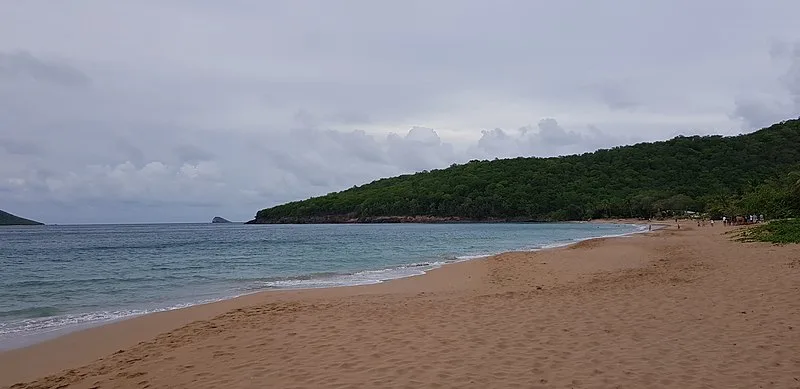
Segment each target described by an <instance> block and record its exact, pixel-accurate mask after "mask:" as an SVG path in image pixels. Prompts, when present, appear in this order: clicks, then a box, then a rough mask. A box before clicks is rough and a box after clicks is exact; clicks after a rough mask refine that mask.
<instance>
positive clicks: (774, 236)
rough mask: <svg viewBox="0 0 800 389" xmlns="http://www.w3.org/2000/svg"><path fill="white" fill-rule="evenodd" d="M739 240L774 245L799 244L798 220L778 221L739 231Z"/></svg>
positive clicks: (799, 222)
mask: <svg viewBox="0 0 800 389" xmlns="http://www.w3.org/2000/svg"><path fill="white" fill-rule="evenodd" d="M740 240H743V241H750V242H769V243H776V244H787V243H800V219H797V218H792V219H779V220H772V221H770V222H769V223H764V224H760V225H758V226H755V227H751V228H745V229H743V230H742V231H741V235H740Z"/></svg>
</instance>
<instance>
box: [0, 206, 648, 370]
mask: <svg viewBox="0 0 800 389" xmlns="http://www.w3.org/2000/svg"><path fill="white" fill-rule="evenodd" d="M575 223H583V222H575ZM585 223H602V224H623V225H631V226H632V227H637V226H638V227H643V226H644V224H641V223H633V220H629V219H608V220H596V221H587V222H585ZM655 231H656V229H653V230H652V231H648V230H636V231H632V232H628V233H623V234H615V235H604V236H597V237H590V238H584V239H577V240H575V241H571V242H564V243H556V244H553V245H546V246H544V247H541V248H537V249H532V250H512V251H505V252H499V253H495V254H486V255H476V256H463V257H467V258H463V259H458V258H457V259H456V260H454V261H452V262H444V263H439V264H436V265H432V266H431V267H430V268H429V269H427V270H421V272H420V273H419V274H411V275H407V276H402V277H398V278H390V279H385V280H379V281H376V282H373V283H365V284H356V285H333V286H321V287H288V288H275V289H260V290H254V291H252V292H248V293H244V294H240V295H235V296H232V297H222V298H220V299H219V300H216V301H211V302H202V303H196V304H192V303H188V304H190V305H187V306H185V307H179V308H174V309H164V310H158V311H155V312H148V313H143V314H138V315H132V316H125V317H120V318H116V319H111V320H108V321H100V322H94V323H92V322H89V323H79V324H76V326H77V328H74V327H73V328H58V329H54V330H52V331H47V332H44V333H40V334H31V335H26V336H31V337H39V336H41V335H44V337H43V338H39V339H35V340H31V341H27V342H26V341H23V342H20V343H22V344H21V345H19V346H17V347H9V348H0V362H3V361H5V360H7V359H11V360H14V359H17V358H18V356H25V355H31V354H37V353H38V349H40V348H42V349H47V348H49V347H50V345H51V344H52V345H53V346H54V347H57V348H59V347H63V346H62V345H70V346H69V347H74V346H76V345H78V344H82V343H83V339H85V338H91V337H93V336H94V334H93V333H94V332H97V334H98V335H100V336H103V337H106V336H105V334H104V333H106V332H108V333H113V332H116V331H117V327H119V328H120V330H121V329H125V330H126V331H127V328H125V327H129V326H131V327H133V326H134V325H133V324H130V325H126V323H128V322H135V321H139V320H145V321H147V320H148V318H149V317H151V316H158V319H159V320H158V325H157V326H155V327H154V328H152V329H148V330H147V331H145V332H144V333H143V335H144V336H138V337H136V339H137V340H138V341H143V340H146V339H147V338H148V337H152V336H155V335H157V334H158V333H159V331H162V332H163V331H166V330H170V329H174V328H177V326H178V324H185V323H186V320H180V321H176V323H175V325H168V324H167V323H162V321H169V318H167V317H163V318H162V317H161V316H168V315H170V314H177V315H181V312H186V316H187V317H190V318H193V319H195V320H202V319H203V318H207V317H209V314H210V313H214V314H219V313H223V312H225V311H226V310H230V309H235V308H240V307H242V306H247V305H249V304H252V302H253V301H256V300H258V299H259V296H260V295H265V296H266V295H272V296H274V297H275V298H276V299H283V298H295V297H300V296H297V295H295V294H302V293H307V292H311V293H314V292H322V293H325V291H328V290H343V293H345V294H350V293H351V292H352V293H365V292H367V293H368V292H369V291H368V290H366V291H365V290H361V288H371V287H376V286H381V285H389V284H392V283H396V282H401V281H404V280H409V279H412V278H423V277H425V276H428V275H430V274H431V273H432V272H435V271H437V270H441V269H444V268H450V267H452V266H458V265H461V264H465V263H468V262H477V261H484V260H488V259H490V258H493V257H498V256H504V255H514V254H525V253H534V252H542V251H553V250H560V249H565V248H569V247H570V246H573V245H578V244H581V243H583V242H587V241H592V240H598V239H600V240H602V239H619V238H623V237H627V236H635V235H638V234H647V233H653V232H655ZM189 311H197V312H189ZM201 311H207V312H201ZM154 321H155V320H154ZM106 327H110V328H106ZM49 333H53V334H54V335H53V336H48V335H47V334H49ZM73 338H74V339H73ZM129 344H130V342H124V343H121V345H119V346H116V345H115V346H114V347H110V345H107V346H106V347H102V348H100V349H96V350H92V351H91V354H90V355H91V357H94V358H99V357H100V356H102V355H103V352H106V353H108V352H113V351H114V350H111V349H114V348H117V347H125V346H127V345H129ZM88 359H90V358H81V360H82V361H86V360H88ZM58 363H59V364H60V363H61V362H58ZM0 365H2V363H0ZM64 366H67V367H73V366H78V364H76V363H67V364H65V365H64ZM23 377H30V376H23ZM3 384H5V383H4V382H3V380H2V379H0V385H3Z"/></svg>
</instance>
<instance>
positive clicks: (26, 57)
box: [0, 51, 91, 87]
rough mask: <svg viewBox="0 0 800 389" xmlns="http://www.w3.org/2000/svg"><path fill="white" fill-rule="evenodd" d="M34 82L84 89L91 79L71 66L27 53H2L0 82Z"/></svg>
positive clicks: (0, 54)
mask: <svg viewBox="0 0 800 389" xmlns="http://www.w3.org/2000/svg"><path fill="white" fill-rule="evenodd" d="M3 79H5V80H6V82H8V81H9V80H15V79H16V80H32V81H36V82H44V83H52V84H57V85H60V86H66V87H83V86H87V85H89V83H90V82H91V79H90V78H89V77H88V76H87V75H86V74H84V73H82V72H80V71H79V70H77V69H75V68H74V67H72V66H70V65H69V64H66V63H62V62H58V61H54V60H44V59H40V58H37V57H35V56H33V55H32V54H31V53H28V52H26V51H15V52H5V53H4V52H0V80H3Z"/></svg>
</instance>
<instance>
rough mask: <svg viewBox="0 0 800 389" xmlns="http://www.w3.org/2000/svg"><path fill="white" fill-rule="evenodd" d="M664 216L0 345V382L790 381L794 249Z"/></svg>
mask: <svg viewBox="0 0 800 389" xmlns="http://www.w3.org/2000/svg"><path fill="white" fill-rule="evenodd" d="M682 227H683V228H682V229H681V230H680V231H678V230H675V229H674V226H671V227H668V228H666V229H665V230H661V231H658V232H655V233H652V234H647V235H638V236H634V237H628V238H616V239H600V240H592V241H586V242H583V243H580V244H577V245H574V246H570V247H568V248H562V249H554V250H546V251H541V252H536V253H508V254H503V255H499V256H495V257H491V258H489V259H486V260H476V261H470V262H465V263H461V264H455V265H451V266H446V267H444V268H442V269H438V270H435V271H432V272H430V273H429V274H427V275H425V276H420V277H412V278H408V279H402V280H397V281H393V282H388V283H384V284H380V285H372V286H365V287H349V288H335V289H323V290H307V291H288V292H269V293H261V294H257V295H252V296H247V297H245V298H240V299H236V300H231V301H226V302H222V303H216V304H209V305H203V306H198V307H192V308H189V309H183V310H177V311H171V312H165V313H160V314H153V315H148V316H143V317H140V318H136V319H132V320H127V321H123V322H120V323H115V324H110V325H106V326H103V327H99V328H94V329H89V330H86V331H82V332H78V333H74V334H71V335H67V336H64V337H61V338H58V339H55V340H52V341H49V342H45V343H42V344H39V345H34V346H31V347H28V348H25V349H20V350H12V351H9V352H6V353H3V354H0V386H2V385H11V384H14V383H16V382H21V381H29V380H33V379H35V381H31V382H27V383H23V384H17V385H13V386H12V388H51V387H69V388H73V387H74V388H112V387H113V388H117V387H126V388H127V387H130V388H145V387H151V388H175V387H179V388H240V387H247V388H419V387H431V388H537V387H541V388H552V387H555V388H614V387H622V388H657V387H664V388H668V387H669V388H672V387H674V388H759V387H763V388H772V387H774V388H800V246H797V245H794V246H772V245H768V244H759V243H736V242H731V241H730V237H729V236H726V235H723V234H722V232H723V231H726V230H728V229H726V228H723V227H722V226H717V227H713V228H712V227H706V228H698V227H694V226H691V225H685V226H682ZM118 350H119V351H118ZM66 369H69V370H66ZM48 374H49V376H48Z"/></svg>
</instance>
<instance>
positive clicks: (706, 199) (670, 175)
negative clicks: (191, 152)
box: [249, 119, 800, 223]
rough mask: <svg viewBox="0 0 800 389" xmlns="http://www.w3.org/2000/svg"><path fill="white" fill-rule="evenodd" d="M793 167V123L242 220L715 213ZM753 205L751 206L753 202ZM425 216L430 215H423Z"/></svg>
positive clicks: (290, 207)
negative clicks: (678, 211)
mask: <svg viewBox="0 0 800 389" xmlns="http://www.w3.org/2000/svg"><path fill="white" fill-rule="evenodd" d="M793 170H800V119H792V120H787V121H783V122H780V123H777V124H774V125H772V126H769V127H767V128H763V129H761V130H758V131H755V132H753V133H749V134H743V135H736V136H722V135H703V136H701V135H693V136H677V137H674V138H672V139H669V140H664V141H656V142H643V143H637V144H634V145H626V146H616V147H613V148H610V149H601V150H597V151H594V152H587V153H583V154H574V155H568V156H559V157H517V158H509V159H496V160H491V161H488V160H484V161H478V160H473V161H470V162H468V163H465V164H454V165H451V166H450V167H449V168H445V169H437V170H431V171H423V172H419V173H414V174H406V175H401V176H396V177H391V178H382V179H379V180H375V181H373V182H371V183H368V184H364V185H361V186H355V187H353V188H350V189H347V190H343V191H341V192H335V193H330V194H327V195H324V196H319V197H313V198H310V199H306V200H301V201H293V202H289V203H285V204H281V205H278V206H275V207H271V208H266V209H262V210H260V211H258V212H257V214H256V217H255V219H254V220H251V221H250V222H249V223H352V222H404V221H412V222H419V221H420V220H423V221H426V220H427V221H430V222H437V221H487V220H491V221H554V220H583V219H587V218H600V217H653V216H656V215H664V214H665V213H669V212H667V211H674V210H689V209H691V210H696V211H705V212H716V213H726V212H727V213H732V212H744V211H745V209H744V208H746V207H744V206H741V204H739V205H740V206H738V208H742V209H733V208H734V206H733V205H731V204H732V202H733V200H734V199H736V200H737V201H738V200H742V198H743V196H744V195H745V194H747V193H749V192H751V191H753V190H754V189H755V188H756V187H758V186H759V185H761V184H763V183H765V182H767V181H770V182H772V181H781V180H782V179H783V177H785V176H786V174H788V173H790V172H791V171H793ZM750 207H751V208H753V207H755V206H754V205H751V206H750ZM426 218H427V219H426Z"/></svg>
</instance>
